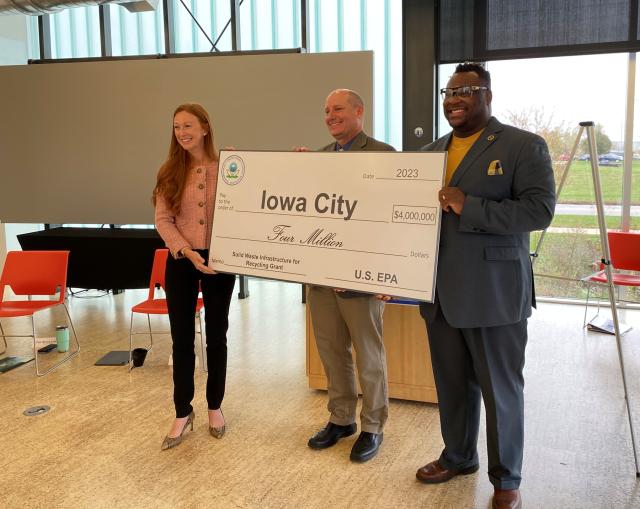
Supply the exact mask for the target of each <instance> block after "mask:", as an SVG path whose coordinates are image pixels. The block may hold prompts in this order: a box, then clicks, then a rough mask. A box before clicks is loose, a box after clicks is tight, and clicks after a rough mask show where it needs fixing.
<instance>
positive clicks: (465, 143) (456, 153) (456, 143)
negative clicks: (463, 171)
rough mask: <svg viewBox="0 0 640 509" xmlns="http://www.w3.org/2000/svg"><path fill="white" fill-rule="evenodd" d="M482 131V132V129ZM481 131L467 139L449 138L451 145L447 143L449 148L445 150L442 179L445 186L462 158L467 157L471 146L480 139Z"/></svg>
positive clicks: (453, 136)
mask: <svg viewBox="0 0 640 509" xmlns="http://www.w3.org/2000/svg"><path fill="white" fill-rule="evenodd" d="M482 131H484V129H483V130H482ZM482 131H480V132H477V133H476V134H473V135H471V136H469V137H468V138H458V137H457V136H455V135H452V136H451V143H449V148H448V149H447V153H448V155H447V175H446V177H445V179H444V185H445V186H448V185H449V182H450V181H451V177H452V176H453V172H454V171H456V168H457V167H458V165H459V164H460V163H461V162H462V159H463V158H464V156H466V155H467V152H469V149H470V148H471V146H472V145H473V144H474V143H475V142H476V140H477V139H478V138H480V135H481V134H482Z"/></svg>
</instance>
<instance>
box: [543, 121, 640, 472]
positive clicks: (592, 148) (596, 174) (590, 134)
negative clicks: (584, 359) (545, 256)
mask: <svg viewBox="0 0 640 509" xmlns="http://www.w3.org/2000/svg"><path fill="white" fill-rule="evenodd" d="M585 130H586V131H587V142H588V145H589V157H590V159H591V174H592V176H593V188H594V191H595V198H596V209H597V211H598V225H599V227H600V245H601V247H602V258H601V261H602V264H603V265H604V270H601V271H599V272H597V273H596V274H592V275H591V276H589V277H587V278H584V279H583V281H587V280H588V279H589V278H591V277H593V276H595V275H597V274H602V273H603V272H604V273H605V274H606V276H607V282H606V283H596V282H590V283H589V284H596V285H600V286H605V287H607V288H608V289H609V302H610V304H611V315H612V317H613V325H614V329H615V333H616V334H615V336H616V345H617V347H618V358H619V360H620V372H621V374H622V384H623V385H624V397H625V400H626V401H627V414H628V416H629V428H630V430H631V443H632V445H633V455H634V458H635V461H636V477H640V466H639V464H638V450H637V447H636V433H635V430H634V427H633V413H632V411H631V401H630V400H629V390H628V387H627V373H626V370H625V367H624V355H623V353H622V344H621V341H620V322H619V320H618V307H617V305H616V297H615V285H614V284H613V275H612V274H613V273H612V270H611V254H610V252H609V238H608V236H607V223H606V220H605V216H604V200H603V198H602V183H601V181H600V168H599V167H598V151H597V149H596V135H595V123H594V122H580V130H579V131H578V136H577V138H576V142H575V143H574V145H573V149H572V150H571V155H570V156H569V160H568V161H567V165H566V167H565V169H564V173H563V175H562V180H560V185H559V186H558V190H557V192H556V202H557V201H558V198H559V197H560V192H561V191H562V187H563V186H564V183H565V181H566V179H567V174H568V173H569V168H570V167H571V163H572V162H573V158H574V157H575V155H576V151H577V150H578V144H579V143H580V139H581V138H582V133H583V132H584V131H585ZM546 233H547V230H546V229H545V230H544V231H543V232H542V235H540V240H538V245H537V246H536V250H535V252H534V253H533V254H532V256H533V259H532V262H531V263H532V264H535V262H536V260H537V259H538V254H539V252H540V246H541V245H542V241H543V240H544V237H545V234H546Z"/></svg>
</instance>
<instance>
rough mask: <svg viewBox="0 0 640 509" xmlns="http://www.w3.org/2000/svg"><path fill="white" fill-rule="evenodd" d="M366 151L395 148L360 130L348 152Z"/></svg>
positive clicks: (346, 295)
mask: <svg viewBox="0 0 640 509" xmlns="http://www.w3.org/2000/svg"><path fill="white" fill-rule="evenodd" d="M336 143H337V142H335V141H334V142H333V143H330V144H329V145H327V146H326V147H322V148H321V149H320V150H318V152H333V151H334V150H336ZM363 150H364V151H368V152H395V151H396V149H395V148H393V147H392V146H391V145H389V144H387V143H384V142H382V141H378V140H376V139H375V138H372V137H371V136H367V134H366V133H365V132H364V131H360V134H358V136H356V138H355V140H353V143H352V144H351V146H350V147H349V150H348V152H358V151H363ZM338 295H339V296H340V297H342V298H343V299H353V298H354V297H369V294H364V293H359V292H348V291H347V292H338Z"/></svg>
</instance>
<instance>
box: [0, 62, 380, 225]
mask: <svg viewBox="0 0 640 509" xmlns="http://www.w3.org/2000/svg"><path fill="white" fill-rule="evenodd" d="M0 84H1V89H2V94H0V112H2V113H1V115H2V122H0V221H1V222H3V223H57V224H60V223H100V224H153V206H152V205H151V202H150V197H151V192H152V190H153V187H154V186H155V179H156V175H157V173H158V169H159V168H160V166H161V165H162V163H163V162H164V161H165V159H166V157H167V153H168V149H169V142H170V136H172V114H173V111H174V110H175V108H176V107H177V106H178V105H179V104H181V103H185V102H198V103H201V104H202V105H203V106H204V107H205V108H206V109H207V110H208V111H209V114H210V115H211V120H212V128H213V133H214V135H215V140H216V145H217V147H218V149H221V148H224V147H225V146H233V147H234V148H235V149H238V150H242V149H247V150H250V149H255V150H291V147H292V145H296V146H306V147H309V148H310V149H312V150H314V149H317V148H320V147H321V146H324V145H326V144H328V143H330V142H332V141H333V138H332V137H331V136H330V135H329V133H328V130H327V127H326V125H325V123H324V103H325V99H326V97H327V95H328V94H329V93H330V92H331V91H332V90H334V89H336V88H349V89H352V90H355V91H357V92H358V93H359V94H360V95H361V96H362V98H363V100H364V102H365V106H366V113H365V132H367V133H369V134H373V132H372V131H373V129H372V126H373V53H372V52H370V51H367V52H353V53H314V54H304V53H288V54H265V55H240V56H236V55H234V56H212V57H190V58H170V59H149V60H121V61H101V62H76V63H55V64H37V65H29V66H4V67H0Z"/></svg>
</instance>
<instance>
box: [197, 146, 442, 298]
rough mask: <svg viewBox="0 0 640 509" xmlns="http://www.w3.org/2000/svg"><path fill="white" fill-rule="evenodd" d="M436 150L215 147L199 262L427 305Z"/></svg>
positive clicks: (435, 218) (435, 225)
mask: <svg viewBox="0 0 640 509" xmlns="http://www.w3.org/2000/svg"><path fill="white" fill-rule="evenodd" d="M445 155H446V154H445V153H444V152H252V151H251V152H246V151H233V152H230V151H221V152H220V164H219V168H218V180H217V184H216V204H215V209H214V212H213V227H212V228H213V229H212V236H211V247H210V250H209V267H211V268H212V269H214V270H217V271H220V272H229V273H235V274H241V275H247V276H258V277H264V278H271V279H279V280H283V281H292V282H298V283H307V284H311V285H320V286H328V287H331V288H338V289H344V290H356V291H360V292H366V293H373V294H384V295H391V296H393V297H401V298H408V299H414V300H420V301H425V302H432V300H433V295H434V292H435V280H436V267H437V259H438V243H439V232H440V214H441V208H440V205H439V203H438V191H439V190H440V189H441V188H442V186H443V180H444V171H445Z"/></svg>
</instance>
